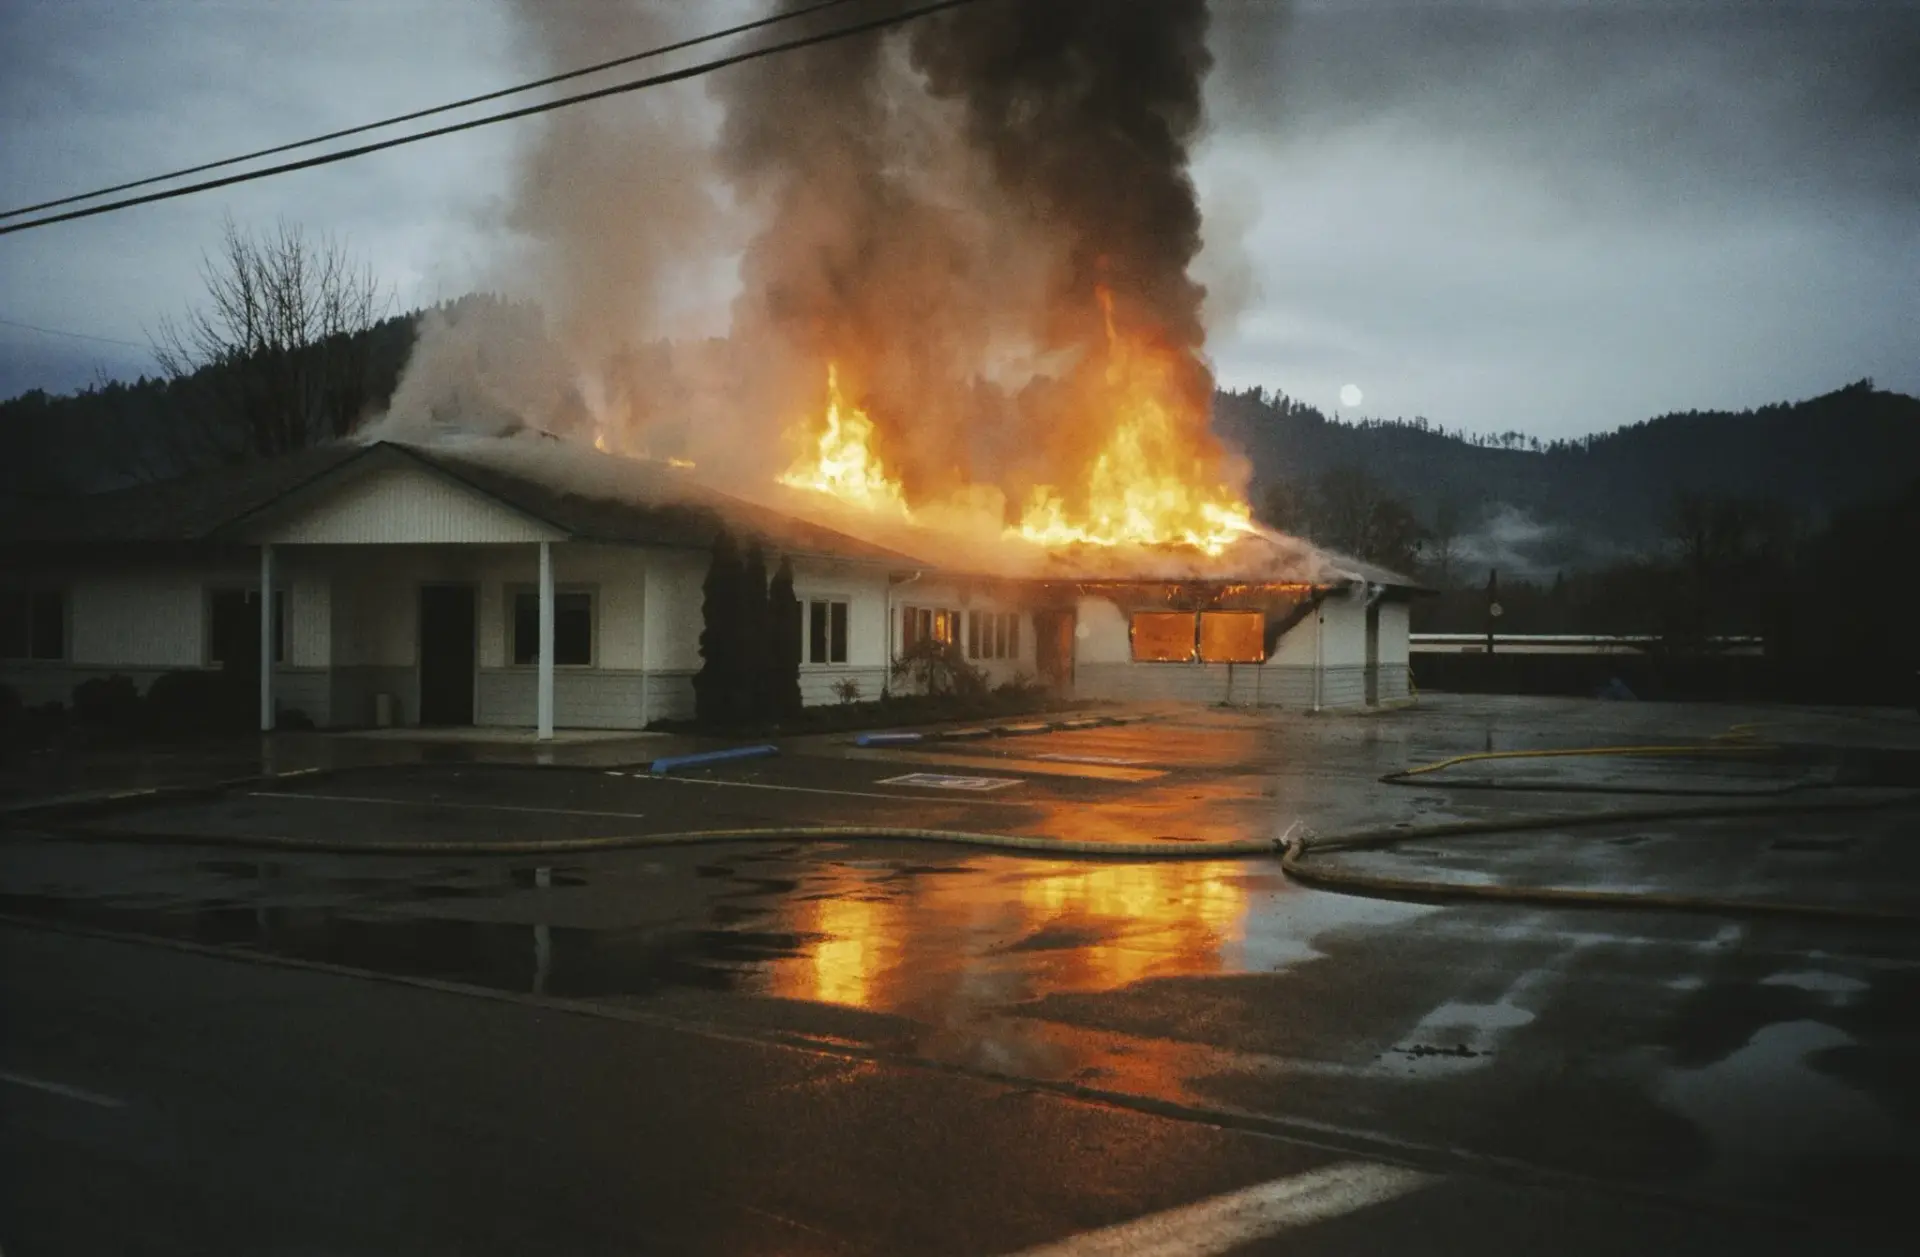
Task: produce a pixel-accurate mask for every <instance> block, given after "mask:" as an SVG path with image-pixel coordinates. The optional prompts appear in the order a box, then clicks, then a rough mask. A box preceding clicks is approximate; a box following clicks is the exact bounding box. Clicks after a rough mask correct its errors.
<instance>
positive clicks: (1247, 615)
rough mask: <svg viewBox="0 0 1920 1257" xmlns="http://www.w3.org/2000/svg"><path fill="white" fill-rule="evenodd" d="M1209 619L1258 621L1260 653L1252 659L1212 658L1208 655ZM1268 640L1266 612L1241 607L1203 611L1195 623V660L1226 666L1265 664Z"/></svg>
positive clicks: (1257, 638)
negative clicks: (1230, 618)
mask: <svg viewBox="0 0 1920 1257" xmlns="http://www.w3.org/2000/svg"><path fill="white" fill-rule="evenodd" d="M1209 617H1215V618H1220V619H1225V618H1229V617H1232V618H1244V619H1257V620H1258V621H1259V633H1258V636H1257V637H1256V639H1255V640H1256V641H1257V642H1258V643H1259V649H1260V653H1259V654H1258V655H1257V656H1255V657H1254V658H1251V659H1214V658H1210V657H1209V656H1208V655H1207V620H1208V618H1209ZM1266 638H1267V616H1266V613H1265V612H1264V611H1257V610H1253V609H1250V608H1241V607H1223V608H1219V609H1216V610H1212V611H1202V612H1200V613H1199V615H1198V618H1197V619H1196V620H1195V622H1194V642H1195V646H1194V652H1195V653H1194V658H1196V659H1197V660H1198V661H1199V662H1201V663H1225V664H1249V665H1250V664H1263V663H1265V662H1266V661H1267V647H1266Z"/></svg>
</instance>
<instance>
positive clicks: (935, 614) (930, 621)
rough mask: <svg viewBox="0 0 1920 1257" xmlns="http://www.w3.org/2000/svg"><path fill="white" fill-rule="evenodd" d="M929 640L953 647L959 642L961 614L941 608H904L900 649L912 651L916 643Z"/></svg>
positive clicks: (901, 620)
mask: <svg viewBox="0 0 1920 1257" xmlns="http://www.w3.org/2000/svg"><path fill="white" fill-rule="evenodd" d="M928 638H932V639H933V640H934V641H936V642H939V643H941V644H942V645H953V644H954V643H956V642H958V641H959V640H960V613H959V612H958V611H947V610H944V609H942V608H939V607H902V608H901V609H900V648H901V649H902V650H912V649H913V647H914V645H915V644H916V643H918V642H922V641H925V640H927V639H928Z"/></svg>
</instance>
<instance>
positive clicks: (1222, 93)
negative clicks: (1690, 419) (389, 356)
mask: <svg viewBox="0 0 1920 1257" xmlns="http://www.w3.org/2000/svg"><path fill="white" fill-rule="evenodd" d="M569 6H570V7H569ZM753 7H754V6H753V5H750V4H747V3H744V2H743V3H734V4H728V5H725V6H708V5H704V4H703V5H701V6H697V8H698V10H699V12H700V14H701V17H700V19H699V21H698V24H699V25H702V26H707V25H720V24H722V23H723V22H725V21H727V20H733V19H735V18H737V17H739V16H741V15H742V14H744V13H745V12H747V11H748V10H750V9H752V8H753ZM1212 7H1213V11H1214V23H1213V34H1212V37H1211V40H1210V43H1211V47H1212V49H1213V52H1214V56H1215V60H1216V63H1217V69H1216V72H1215V74H1214V76H1213V78H1212V79H1211V80H1210V81H1209V83H1208V86H1207V108H1208V114H1209V119H1208V128H1209V129H1208V138H1207V141H1206V144H1205V146H1204V149H1203V153H1202V156H1201V159H1200V162H1199V165H1198V168H1197V169H1196V172H1195V177H1196V181H1197V182H1198V184H1199V186H1200V188H1201V191H1202V197H1203V202H1202V203H1203V207H1204V209H1205V210H1206V214H1207V221H1206V224H1205V227H1204V231H1205V237H1206V248H1205V251H1204V252H1203V254H1202V257H1201V263H1200V266H1201V271H1200V273H1201V275H1202V277H1203V278H1204V279H1205V280H1206V282H1208V284H1209V287H1210V288H1211V289H1212V300H1211V302H1210V304H1209V307H1208V311H1207V314H1208V321H1209V346H1208V348H1209V353H1210V354H1211V356H1212V357H1213V359H1214V361H1215V363H1216V364H1217V366H1218V368H1219V370H1220V372H1221V375H1222V377H1223V378H1224V380H1225V381H1226V382H1227V383H1229V384H1233V385H1236V386H1238V385H1247V384H1262V385H1265V386H1268V387H1278V388H1281V389H1284V390H1286V391H1288V392H1291V393H1295V394H1298V395H1301V396H1303V397H1306V398H1307V399H1308V400H1312V401H1316V402H1319V403H1321V404H1323V405H1326V406H1331V405H1332V404H1333V401H1334V395H1335V390H1337V389H1338V387H1339V386H1340V385H1341V384H1343V383H1346V382H1348V381H1352V382H1355V383H1357V384H1359V385H1360V386H1361V387H1362V388H1363V389H1364V390H1365V391H1366V394H1367V405H1366V409H1367V410H1368V411H1369V412H1371V413H1380V414H1389V415H1391V414H1402V415H1409V416H1410V415H1413V414H1425V415H1427V416H1429V417H1431V418H1433V419H1435V420H1436V421H1439V422H1442V423H1445V424H1446V425H1448V426H1450V427H1451V426H1466V427H1469V428H1477V429H1492V430H1501V429H1506V428H1516V429H1520V430H1523V431H1530V432H1534V433H1538V434H1539V435H1542V436H1548V437H1551V436H1563V435H1572V434H1577V433H1580V432H1585V431H1590V430H1594V429H1601V428H1607V427H1611V426H1613V425H1616V424H1619V423H1623V422H1631V421H1634V420H1637V419H1641V418H1645V417H1646V416H1648V415H1650V414H1653V413H1657V412H1661V411H1665V410H1669V409H1674V408H1687V407H1693V406H1698V407H1703V408H1705V407H1721V406H1744V405H1752V404H1758V403H1761V402H1765V401H1769V400H1776V399H1779V398H1784V397H1799V396H1809V395H1813V394H1817V393H1819V392H1822V391H1824V390H1826V389H1829V388H1831V387H1834V386H1836V385H1838V384H1840V383H1843V382H1845V381H1847V380H1850V379H1855V378H1858V377H1860V376H1863V375H1871V376H1873V377H1874V378H1875V379H1876V380H1877V381H1878V382H1879V383H1880V384H1881V385H1882V386H1885V387H1893V388H1899V389H1903V390H1905V391H1909V392H1920V359H1916V358H1915V357H1914V355H1913V354H1912V352H1911V343H1910V342H1911V337H1910V332H1909V330H1908V329H1910V328H1912V327H1913V326H1916V325H1920V161H1916V160H1915V159H1914V157H1913V143H1914V136H1915V135H1920V75H1915V74H1914V73H1913V72H1912V69H1911V67H1912V66H1914V65H1916V64H1920V5H1916V4H1914V3H1911V2H1909V0H1884V2H1882V3H1861V2H1853V3H1845V2H1838V0H1835V2H1821V0H1771V2H1770V0H1754V2H1752V3H1734V2H1730V0H1716V2H1711V3H1698V2H1689V0H1669V2H1662V3H1650V2H1645V0H1638V2H1636V0H1436V2H1430V3H1412V2H1411V0H1298V2H1297V3H1277V2H1274V0H1213V5H1212ZM530 8H531V9H553V10H555V11H564V12H567V13H574V14H576V16H577V15H578V14H580V13H585V12H592V13H596V14H598V13H606V12H612V11H615V10H616V9H617V10H618V11H620V12H622V13H629V14H630V13H633V12H636V11H641V10H644V9H647V8H651V9H655V10H664V9H672V8H675V6H661V5H658V4H656V5H652V6H639V5H635V4H630V3H629V4H616V3H615V0H555V3H554V4H552V5H550V6H540V5H534V6H530ZM722 9H724V11H721V10H722ZM583 29H599V28H597V27H594V26H591V25H590V24H586V23H583V22H581V21H578V20H574V21H571V22H562V21H560V19H559V18H558V17H556V18H555V19H554V20H553V30H552V31H550V32H549V33H550V34H554V33H557V32H564V31H567V30H574V31H578V30H583ZM636 30H637V28H624V27H623V28H620V29H615V30H613V31H612V33H611V34H609V35H608V36H607V38H606V39H605V40H603V41H601V42H600V43H599V44H596V45H594V46H593V47H592V48H591V49H589V48H587V47H583V46H560V45H557V44H556V45H553V46H551V47H549V46H547V45H543V44H541V43H540V41H538V40H535V39H532V38H529V36H528V34H527V32H526V30H525V28H524V27H522V26H521V25H519V24H518V22H517V21H516V17H515V9H514V7H513V6H511V5H509V4H508V3H506V0H330V2H329V3H328V4H325V5H255V6H248V7H246V8H245V9H244V10H240V9H238V8H236V6H234V5H232V4H228V3H213V2H211V0H178V2H177V3H172V4H165V5H159V4H146V3H138V2H137V0H62V2H61V3H57V4H55V3H46V4H17V3H16V4H0V126H4V127H5V128H6V134H7V136H8V143H7V144H6V145H5V146H0V200H3V201H5V202H6V203H7V204H19V203H21V202H23V201H26V200H31V199H38V198H39V197H40V196H42V195H49V194H58V193H60V192H65V191H69V190H73V189H77V188H85V187H91V186H96V185H99V184H101V183H105V182H110V181H113V180H117V179H121V178H126V177H134V176H138V175H142V174H145V173H148V172H150V171H152V170H155V169H160V168H166V167H169V166H172V165H176V164H183V163H186V162H189V161H196V160H203V159H206V158H208V157H210V156H217V155H223V154H226V153H229V152H232V151H237V150H240V149H243V148H247V147H251V146H256V145H261V144H266V143H273V142H278V141H282V140H285V139H287V138H290V137H295V136H301V135H306V134H310V133H313V132H315V131H317V130H321V129H325V128H328V127H333V126H340V125H347V124H351V123H354V122H358V121H362V120H365V119H367V118H370V117H375V116H380V115H383V114H385V113H389V112H394V111H398V110H400V109H404V108H410V107H416V106H420V105H424V104H430V103H436V102H438V101H440V100H444V99H448V98H451V97H454V96H457V95H461V94H465V93H468V92H472V91H478V90H485V89H487V88H492V87H497V86H499V85H501V84H503V83H509V82H513V81H516V80H517V79H520V78H523V77H527V76H529V75H530V74H531V73H532V72H533V71H534V70H535V69H536V67H537V66H539V65H544V64H545V61H546V58H547V57H549V56H551V57H553V58H556V59H563V58H564V57H565V56H568V55H572V56H575V57H576V58H577V59H579V60H585V59H591V57H597V56H601V55H605V54H606V53H609V52H612V51H615V50H616V46H617V47H619V48H624V47H625V46H626V45H627V44H628V43H630V42H632V41H633V40H635V39H637V38H639V36H638V34H636V33H635V31H636ZM796 107H798V106H796ZM607 116H610V115H609V114H608V113H606V112H605V111H603V110H602V108H601V107H600V106H593V107H589V108H588V109H587V110H585V111H583V112H582V113H580V114H579V115H578V118H579V122H578V123H577V124H575V123H568V124H566V125H568V126H573V125H577V126H579V127H580V128H583V129H585V128H590V127H591V126H593V125H594V119H595V118H599V117H607ZM540 134H542V132H541V130H540V128H539V127H537V126H532V125H515V126H508V127H502V128H496V129H490V130H488V131H483V132H479V133H476V134H474V135H471V136H468V137H463V138H460V139H457V140H451V141H445V142H438V143H435V144H432V145H426V146H421V147H418V148H410V149H406V150H401V151H399V152H396V153H393V154H388V155H384V156H382V157H379V158H376V159H373V160H369V161H362V162H356V163H351V164H348V165H345V166H341V167H337V168H333V169H331V170H327V171H316V172H312V173H309V174H304V175H299V176H294V177H290V178H285V179H280V180H274V181H270V182H267V183H263V184H259V185H251V186H249V187H247V188H244V189H233V190H231V191H230V192H223V193H215V194H212V195H208V196H204V197H200V198H193V199H189V200H186V201H182V202H175V203H171V204H168V205H161V206H154V207H149V208H146V209H142V210H137V211H133V212H130V213H127V214H123V215H115V216H110V217H107V218H104V219H98V220H90V221H88V222H83V223H75V224H68V225H64V226H61V227H57V228H51V229H47V230H45V231H39V232H32V233H24V234H21V235H18V236H11V237H5V238H0V293H4V294H5V300H4V301H0V317H7V318H14V319H20V320H24V321H29V322H34V323H40V324H43V325H46V326H51V327H60V328H68V329H72V330H75V331H82V332H90V333H94V334H98V335H104V336H113V337H119V338H123V339H128V340H133V341H141V340H144V329H145V328H147V327H150V326H152V325H153V323H154V322H155V321H156V320H157V319H158V317H159V316H160V315H162V314H166V313H170V312H177V311H178V310H179V309H180V308H181V307H182V306H183V305H185V304H186V303H187V302H189V301H191V300H193V299H194V298H195V297H196V295H197V293H198V291H199V284H198V279H197V275H196V268H197V266H198V262H199V254H200V251H201V250H202V249H203V248H204V247H206V246H207V245H209V244H211V243H213V242H214V241H215V240H216V239H217V235H218V229H219V222H220V218H221V216H222V214H223V213H225V212H229V211H230V212H232V213H233V214H234V216H235V217H236V218H237V219H238V220H239V221H241V222H242V224H243V225H247V224H262V225H264V224H265V223H270V222H271V221H272V220H273V219H274V218H276V217H282V216H284V217H287V218H289V219H291V220H294V221H299V222H302V223H304V224H305V225H306V226H308V227H309V228H311V229H315V230H326V231H332V232H335V233H338V234H341V235H344V236H346V237H347V238H348V239H349V240H350V242H351V243H352V244H353V245H354V246H355V247H357V248H358V249H359V250H360V251H362V252H363V253H364V254H365V255H367V256H368V257H369V259H370V260H371V261H372V262H373V264H374V265H375V266H376V268H377V269H378V270H379V271H380V272H381V273H382V274H384V275H386V276H387V277H389V278H390V279H391V280H392V281H393V283H394V285H395V287H396V290H397V295H398V297H399V299H400V301H401V302H402V303H403V304H415V303H421V302H431V301H433V300H435V299H437V298H441V297H450V296H454V295H457V294H459V293H461V292H463V291H466V290H467V289H468V288H470V287H472V286H475V285H476V284H478V283H481V282H484V281H489V280H491V279H493V278H496V277H497V275H498V274H499V268H500V265H501V262H502V259H503V258H512V259H513V260H514V261H515V263H516V264H518V263H519V262H524V261H528V260H529V258H528V257H527V256H526V255H525V254H517V255H516V254H514V253H513V250H512V246H513V244H514V242H515V241H516V238H517V237H516V232H517V231H518V230H519V229H518V228H517V227H516V225H515V224H514V222H513V221H511V220H510V218H509V210H508V206H509V204H510V196H511V193H512V191H513V187H514V184H513V180H514V179H515V178H516V177H518V176H519V174H520V173H521V172H523V171H528V170H538V169H539V167H537V166H528V165H525V164H522V162H521V160H520V158H521V156H522V155H524V154H526V153H528V152H530V151H531V146H532V144H533V142H534V140H535V138H536V137H537V136H538V135H540ZM550 169H551V170H552V171H553V172H554V173H555V174H556V177H558V176H559V175H563V174H564V175H567V177H568V178H571V174H570V173H569V171H570V170H571V168H570V167H567V166H566V165H565V163H564V161H563V162H561V163H560V165H558V166H555V167H551V168H550ZM592 173H593V172H592V171H591V170H589V171H586V172H584V174H583V175H582V178H581V181H580V182H579V183H578V184H577V185H575V186H576V187H577V189H578V192H577V195H578V196H580V197H581V198H583V201H582V203H581V204H580V205H579V208H580V209H581V211H582V212H592V213H596V214H598V213H605V212H608V206H607V204H606V201H607V199H608V198H609V197H610V196H614V195H624V196H628V197H631V198H632V199H634V200H636V202H638V203H637V204H636V205H635V206H634V208H633V210H632V212H633V213H634V214H635V215H636V216H638V215H642V214H644V213H646V209H645V205H644V202H645V198H644V197H633V195H632V194H633V189H632V188H630V187H628V186H627V185H626V184H624V183H616V184H615V185H614V186H613V187H612V188H611V189H610V188H609V187H608V186H607V185H605V184H604V183H596V182H595V181H594V180H593V179H592V178H590V177H587V176H591V175H592ZM676 197H678V194H676ZM589 201H591V202H595V203H593V204H587V203H586V202H589ZM676 204H680V205H682V206H683V207H684V206H685V205H697V204H698V198H697V197H690V198H683V199H677V200H676ZM546 208H547V210H548V211H549V212H561V211H565V212H571V210H570V207H569V206H568V205H567V203H566V200H565V197H564V196H562V197H561V199H560V200H559V202H557V203H555V204H550V205H548V206H547V207H546ZM521 225H522V226H524V219H523V220H522V223H521ZM718 225H724V224H721V223H719V222H718V220H717V221H716V226H718ZM522 243H524V242H522ZM531 260H533V261H536V262H543V263H544V264H547V265H556V266H563V265H568V264H570V263H569V260H568V259H566V258H556V257H553V256H548V257H546V258H545V259H540V258H533V259H531ZM572 264H578V259H574V260H573V263H572ZM701 282H702V283H708V284H711V285H712V286H713V287H714V288H715V289H716V290H720V291H722V292H723V294H724V291H725V290H726V289H727V285H728V284H729V283H730V282H732V276H731V275H730V274H718V273H716V275H714V276H710V277H708V278H707V279H705V280H702V281H701ZM695 287H696V288H697V287H698V285H695ZM700 291H703V292H704V291H706V290H705V289H701V290H700ZM709 304H711V303H709ZM602 308H603V307H600V306H591V307H587V308H585V309H584V310H583V311H582V314H583V317H600V311H601V309H602ZM702 308H704V307H702ZM689 317H690V318H691V315H690V316H689ZM41 339H42V340H44V338H41ZM98 348H100V349H102V350H106V349H107V347H106V346H100V347H98ZM128 353H129V355H134V351H128ZM80 356H82V357H86V356H87V355H84V354H83V355H80ZM134 356H137V355H134ZM72 363H73V358H72V356H70V355H68V354H66V353H65V352H64V351H63V350H60V349H58V348H57V347H54V346H50V345H46V344H38V345H36V344H32V343H29V342H25V341H22V340H20V339H18V338H14V337H11V336H5V337H0V390H4V391H12V390H13V389H15V388H18V387H22V386H24V385H25V384H28V383H35V382H41V383H48V384H52V385H54V386H55V387H64V386H69V385H70V384H72V383H76V382H83V381H78V380H75V379H74V371H75V368H74V367H73V365H72Z"/></svg>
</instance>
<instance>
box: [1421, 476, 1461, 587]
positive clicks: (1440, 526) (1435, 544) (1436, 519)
mask: <svg viewBox="0 0 1920 1257" xmlns="http://www.w3.org/2000/svg"><path fill="white" fill-rule="evenodd" d="M1427 540H1428V542H1429V547H1428V553H1429V555H1430V556H1431V557H1429V558H1428V560H1427V570H1428V571H1429V572H1430V573H1432V575H1433V578H1434V580H1435V582H1436V583H1438V584H1439V586H1440V588H1442V589H1452V588H1453V565H1454V564H1455V563H1456V562H1458V561H1459V559H1460V506H1459V504H1458V503H1457V502H1455V501H1454V500H1453V499H1452V498H1442V499H1441V500H1440V505H1438V506H1436V507H1435V508H1434V511H1433V526H1432V527H1431V528H1429V529H1428V530H1427Z"/></svg>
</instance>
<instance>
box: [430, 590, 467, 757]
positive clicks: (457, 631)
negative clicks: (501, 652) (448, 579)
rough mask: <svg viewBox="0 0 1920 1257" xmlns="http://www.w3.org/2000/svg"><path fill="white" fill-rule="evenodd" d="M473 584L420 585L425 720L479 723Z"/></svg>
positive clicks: (434, 722)
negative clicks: (475, 709) (475, 703)
mask: <svg viewBox="0 0 1920 1257" xmlns="http://www.w3.org/2000/svg"><path fill="white" fill-rule="evenodd" d="M475 636H476V634H475V632H474V593H473V586H472V585H422V586H421V587H420V723H421V724H423V725H470V724H472V723H473V678H474V638H475Z"/></svg>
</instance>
